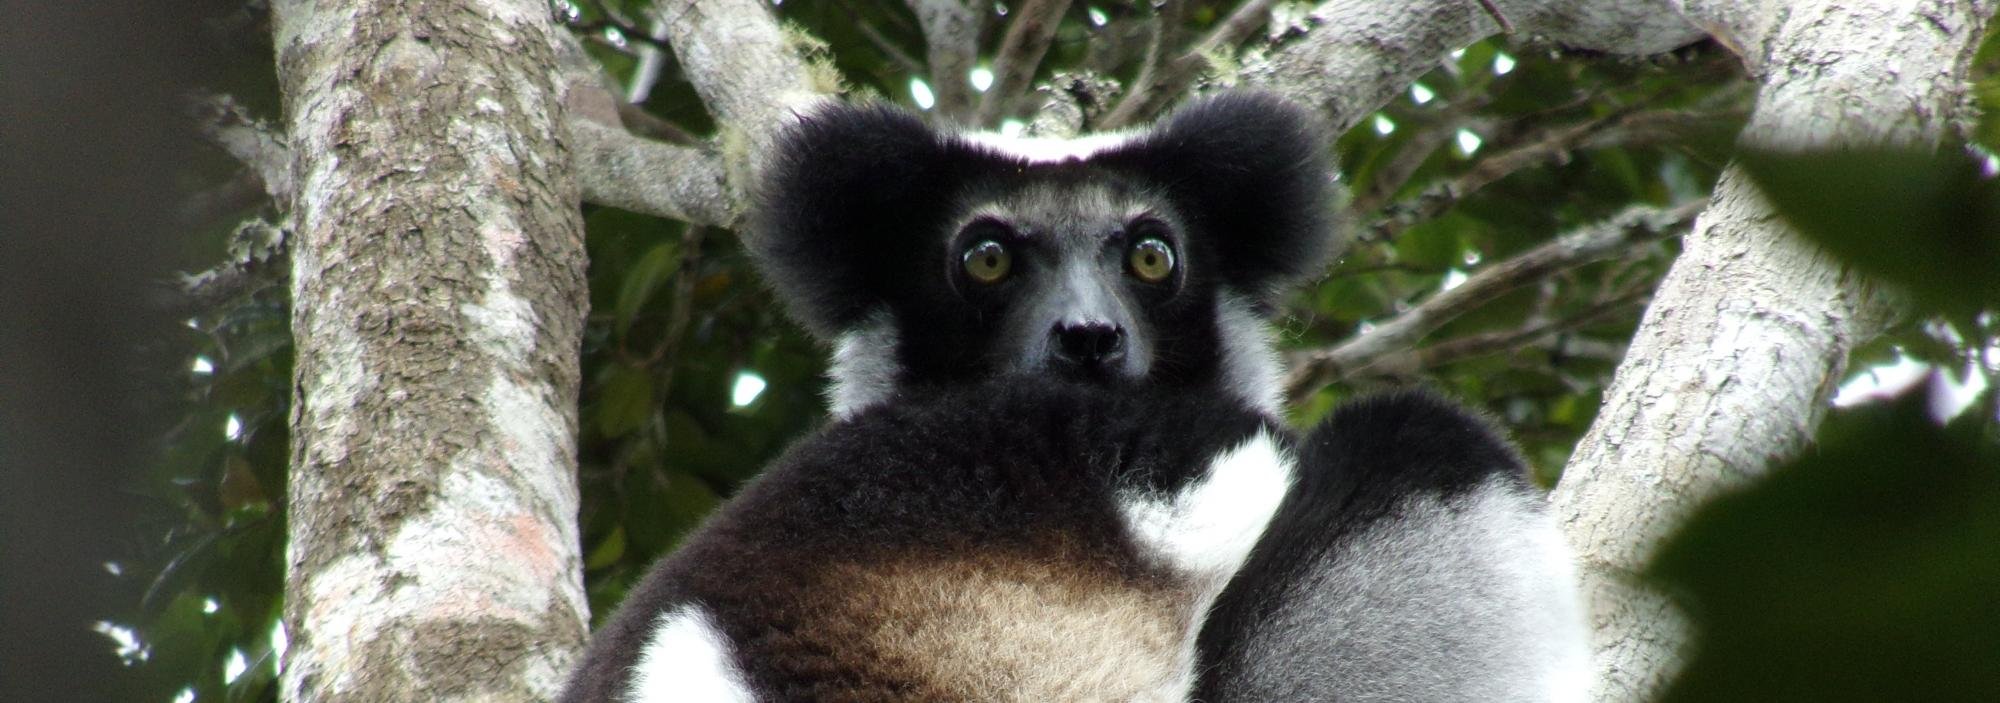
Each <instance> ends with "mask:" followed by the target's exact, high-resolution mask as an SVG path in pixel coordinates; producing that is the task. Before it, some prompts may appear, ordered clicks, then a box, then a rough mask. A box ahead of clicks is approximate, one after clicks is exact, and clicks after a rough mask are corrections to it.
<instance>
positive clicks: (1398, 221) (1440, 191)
mask: <svg viewBox="0 0 2000 703" xmlns="http://www.w3.org/2000/svg"><path fill="white" fill-rule="evenodd" d="M1726 117H1728V115H1726V114H1722V113H1708V112H1687V111H1682V110H1646V111H1636V110H1627V111H1623V112H1615V113H1612V114H1610V115H1606V116H1603V117H1599V118H1595V119H1590V120H1585V121H1582V122H1578V123H1575V124H1569V125H1563V126H1561V127H1555V128H1551V129H1546V130H1542V131H1539V132H1537V133H1536V134H1535V135H1534V136H1532V137H1530V138H1528V139H1525V140H1523V141H1522V142H1520V143H1518V144H1516V145H1514V146H1512V147H1509V148H1505V149H1500V150H1496V151H1493V152H1490V155H1489V156H1486V157H1484V158H1481V159H1480V160H1479V161H1478V162H1476V163H1474V164H1473V165H1472V167H1471V168H1469V169H1466V171H1465V172H1464V173H1461V174H1459V175H1458V176H1457V177H1454V178H1452V179H1450V180H1446V181H1444V182H1441V183H1437V184H1435V185H1432V186H1430V187H1427V188H1425V189H1424V190H1423V192H1421V193H1418V194H1417V195H1415V196H1412V197H1411V198H1409V199H1407V200H1404V201H1402V202H1400V203H1396V204H1394V205H1390V206H1388V207H1386V208H1384V212H1383V216H1382V217H1381V218H1380V219H1377V220H1376V221H1375V222H1374V223H1373V224H1372V225H1370V226H1369V227H1368V232H1367V239H1369V240H1370V241H1389V240H1391V239H1394V238H1395V237H1396V235H1397V234H1400V233H1401V232H1402V231H1403V230H1405V229H1408V228H1410V227H1411V226H1412V225H1415V224H1417V223H1419V222H1426V221H1429V220H1431V219H1433V218H1436V217H1437V216H1438V215H1441V214H1443V213H1444V212H1445V211H1446V210H1450V209H1451V208H1452V206H1454V205H1457V204H1458V202H1459V201H1461V200H1463V199H1465V198H1466V197H1467V196H1469V195H1471V194H1473V193H1476V192H1478V191H1479V190H1480V189H1481V188H1485V187H1486V186H1488V185H1491V184H1492V183H1494V182H1496V181H1499V180H1500V179H1503V178H1506V177H1508V176H1511V175H1513V174H1514V173H1516V172H1518V171H1520V170H1522V169H1525V168H1528V167H1529V166H1534V165H1536V164H1541V163H1545V162H1549V161H1556V162H1562V161H1566V160H1568V158H1569V156H1570V154H1571V153H1572V152H1575V151H1579V150H1584V149H1597V148H1603V147H1609V146H1627V147H1629V146H1638V145H1644V144H1650V143H1654V142H1658V141H1664V140H1667V139H1670V138H1673V137H1674V136H1677V135H1679V134H1681V133H1683V132H1685V131H1686V130H1687V129H1688V128H1690V127H1694V126H1698V125H1702V124H1713V123H1715V122H1717V121H1720V120H1722V119H1725V118H1726Z"/></svg>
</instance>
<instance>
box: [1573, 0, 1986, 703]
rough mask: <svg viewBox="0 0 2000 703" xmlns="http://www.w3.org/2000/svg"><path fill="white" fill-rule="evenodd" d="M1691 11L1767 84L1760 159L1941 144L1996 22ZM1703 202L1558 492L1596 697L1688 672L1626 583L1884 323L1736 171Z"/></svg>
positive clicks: (1982, 14) (1779, 447)
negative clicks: (1590, 640)
mask: <svg viewBox="0 0 2000 703" xmlns="http://www.w3.org/2000/svg"><path fill="white" fill-rule="evenodd" d="M1683 5H1684V7H1685V8H1686V10H1687V12H1688V13H1689V15H1688V16H1689V19H1691V20H1693V21H1694V23H1695V24H1697V25H1700V26H1703V27H1707V28H1710V29H1711V31H1714V32H1716V33H1717V35H1718V36H1719V37H1720V38H1722V39H1723V40H1724V42H1725V43H1727V44H1729V45H1730V46H1732V47H1734V48H1736V49H1737V50H1738V51H1739V52H1741V53H1742V54H1743V56H1744V59H1745V61H1746V62H1747V63H1748V64H1749V65H1750V67H1751V68H1752V70H1753V71H1754V72H1756V73H1757V74H1758V75H1760V76H1762V77H1763V83H1764V88H1763V92H1762V93H1761V94H1760V96H1759V98H1758V102H1757V107H1756V111H1755V113H1754V114H1753V115H1752V117H1751V120H1750V124H1749V125H1748V126H1747V127H1746V128H1745V129H1744V132H1743V136H1742V138H1741V139H1742V140H1743V141H1744V143H1746V144H1755V145H1759V146H1767V147H1768V146H1785V147H1806V146H1829V145H1840V144H1850V145H1860V144H1879V143H1905V144H1908V143H1935V142H1936V140H1937V139H1938V137H1939V136H1940V135H1941V134H1942V133H1943V132H1944V130H1945V129H1946V127H1947V125H1948V124H1949V122H1950V120H1951V118H1952V117H1953V116H1955V113H1956V112H1957V111H1958V109H1959V108H1960V106H1961V105H1962V104H1963V99H1964V97H1965V91H1966V89H1967V85H1966V79H1965V76H1966V71H1967V67H1968V64H1969V61H1970V59H1971V57H1972V53H1973V49H1974V47H1975V46H1976V45H1977V43H1978V39H1979V36H1980V32H1981V28H1982V26H1983V24H1984V21H1985V18H1986V17H1987V16H1988V15H1989V14H1990V13H1991V12H1992V5H1991V4H1989V3H1986V2H1971V1H1969V0H1958V1H1955V2H1923V3H1912V2H1908V0H1840V1H1835V2H1796V3H1785V5H1786V6H1787V7H1786V8H1785V10H1786V12H1783V13H1780V12H1777V11H1776V10H1777V6H1776V5H1774V4H1772V3H1765V6H1764V7H1762V8H1749V7H1745V6H1743V5H1742V4H1740V3H1704V2H1699V1H1698V0H1688V1H1687V2H1685V3H1683ZM1711 5H1712V6H1714V7H1709V6H1711ZM1773 18H1777V19H1775V20H1774V19H1773ZM1711 202H1712V203H1713V205H1712V206H1711V207H1710V208H1709V210H1708V211H1707V212H1705V213H1703V214H1702V216H1701V217H1700V218H1698V219H1697V220H1696V223H1695V227H1694V231H1693V232H1692V233H1690V234H1689V235H1688V236H1687V237H1686V240H1685V241H1686V250H1685V251H1684V252H1683V253H1682V254H1681V256H1680V258H1679V259H1678V260H1676V261H1675V262H1674V265H1673V268H1672V270H1671V271H1669V273H1668V274H1667V277H1666V279H1665V280H1664V281H1663V282H1662V283H1661V285H1660V288H1659V291H1658V293H1657V294H1656V295H1655V297H1654V300H1653V304H1652V306H1651V307H1650V308H1649V309H1648V310H1647V311H1646V315H1645V317H1644V319H1643V320H1642V321H1641V323H1640V327H1639V330H1638V333H1637V335H1636V336H1635V338H1634V340H1633V342H1632V346H1631V349H1630V351H1629V352H1627V354H1626V357H1625V360H1624V361H1623V362H1622V363H1621V364H1620V365H1619V367H1618V371H1617V375H1616V377H1615V378H1614V380H1613V381H1612V384H1611V387H1610V389H1609V390H1608V392H1607V393H1606V400H1605V402H1604V407H1603V409H1602V411H1601V412H1600V414H1599V416H1598V419H1597V422H1596V423H1595V424H1593V425H1592V426H1591V428H1590V431H1589V432H1588V433H1587V434H1586V435H1585V436H1584V438H1583V440H1582V441H1581V443H1580V444H1579V445H1578V447H1577V450H1576V453H1575V455H1574V456H1573V457H1572V458H1571V460H1570V463H1569V466H1568V468H1567V469H1566V470H1565V471H1564V474H1563V479H1562V483H1561V485H1560V486H1558V487H1557V489H1556V492H1555V494H1554V496H1553V500H1554V502H1555V508H1556V511H1557V514H1558V516H1559V517H1560V518H1561V519H1562V521H1563V529H1564V530H1565V532H1566V534H1567V535H1568V537H1569V539H1570V542H1571V543H1572V544H1573V545H1575V546H1576V547H1577V549H1578V551H1579V557H1580V560H1581V566H1582V567H1583V568H1582V572H1583V576H1584V579H1585V587H1586V591H1587V593H1588V595H1589V599H1590V607H1591V610H1592V617H1593V620H1594V625H1595V627H1596V630H1597V638H1598V641H1597V643H1596V646H1597V652H1596V655H1595V662H1594V664H1595V666H1596V668H1597V673H1598V675H1599V677H1600V684H1599V685H1600V687H1601V688H1600V691H1599V693H1598V700H1604V701H1639V700H1647V699H1650V698H1652V697H1654V696H1655V695H1656V694H1657V693H1658V692H1659V690H1660V688H1661V685H1662V684H1663V683H1664V682H1665V681H1667V680H1668V679H1669V678H1670V677H1671V676H1672V675H1673V673H1674V672H1675V671H1676V670H1677V669H1678V666H1679V664H1680V662H1681V660H1682V647H1684V646H1685V644H1686V642H1687V639H1688V633H1687V632H1686V626H1685V623H1684V621H1683V620H1682V618H1681V617H1680V616H1679V615H1678V614H1677V613H1676V612H1674V611H1673V609H1672V608H1671V607H1670V605H1669V604H1668V602H1667V601H1666V600H1665V599H1664V598H1662V597H1660V596H1659V594H1656V593H1651V592H1648V591H1645V590H1643V589H1641V588H1638V587H1636V586H1635V584H1634V582H1633V575H1634V574H1635V573H1636V572H1637V570H1638V569H1640V568H1642V567H1643V566H1644V565H1645V564H1646V562H1647V560H1648V558H1649V556H1650V552H1651V550H1652V549H1653V548H1654V547H1655V546H1656V545H1658V543H1659V542H1660V541H1661V540H1662V539H1663V538H1664V537H1665V536H1666V535H1668V534H1669V533H1671V532H1672V531H1673V529H1674V528H1675V527H1676V526H1677V525H1678V524H1679V522H1680V520H1681V518H1682V517H1684V516H1685V515H1686V514H1687V513H1688V511H1689V510H1690V509H1691V508H1692V507H1694V506H1696V505H1698V504H1699V503H1700V502H1702V501H1703V500H1704V499H1706V498H1708V497H1710V496H1713V495H1715V494H1716V493H1718V492H1720V491H1723V490H1726V489H1728V488H1730V487H1732V486H1736V485H1739V484H1741V483H1743V482H1744V481H1745V480H1747V479H1749V478H1752V477H1755V476H1757V475H1759V474H1760V473H1762V472H1763V471H1764V468H1765V466H1766V465H1768V464H1769V463H1770V462H1771V461H1772V460H1774V459H1779V458H1783V457H1788V456H1791V455H1793V454H1795V453H1797V452H1798V451H1799V450H1800V449H1801V448H1802V447H1803V446H1805V444H1806V443H1807V442H1808V441H1809V440H1810V439H1811V437H1812V434H1813V430H1814V428H1815V427H1816V426H1817V425H1818V423H1819V420H1820V419H1821V417H1822V416H1823V415H1824V411H1825V408H1826V407H1827V404H1828V398H1829V396H1830V395H1831V394H1832V392H1833V389H1834V388H1835V387H1836V386H1837V384H1838V383H1839V380H1840V378H1841V375H1842V372H1843V370H1844V369H1845V366H1846V361H1847V356H1848V353H1849V352H1850V351H1852V350H1853V349H1854V347H1855V345H1856V344H1858V343H1860V342H1862V341H1865V340H1866V339H1868V338H1869V337H1870V336H1872V335H1874V334H1875V333H1876V332H1877V331H1878V330H1879V326H1880V324H1881V323H1882V321H1883V318H1884V317H1885V316H1886V314H1887V312H1888V310H1886V307H1885V306H1884V305H1883V304H1882V303H1881V302H1880V299H1879V298H1877V297H1876V296H1874V295H1872V294H1871V292H1870V291H1869V289H1868V286H1867V285H1866V284H1865V282H1864V281H1861V280H1859V279H1858V277H1857V275H1856V274H1854V273H1853V272H1850V271H1848V270H1846V269H1844V268H1843V267H1842V266H1841V265H1840V264H1839V263H1838V262H1835V261H1833V260H1831V259H1829V258H1827V257H1826V256H1825V255H1824V254H1823V253H1822V252H1820V251H1819V250H1818V249H1817V248H1815V247H1813V246H1811V245H1810V244H1808V243H1807V242H1805V241H1804V240H1802V239H1801V238H1800V237H1799V236H1798V235H1797V234H1796V233H1794V232H1793V231H1791V230H1790V229H1789V228H1788V227H1787V226H1785V225H1784V224H1783V223H1782V222H1781V221H1780V220H1779V219H1778V218H1777V216H1776V214H1775V213H1774V212H1773V211H1772V210H1771V207H1770V206H1769V205H1768V204H1767V203H1766V202H1765V201H1764V200H1763V198H1762V196H1761V195H1760V194H1758V193H1757V191H1756V190H1755V188H1754V187H1753V186H1752V185H1751V184H1749V183H1748V182H1747V181H1746V180H1745V178H1744V176H1743V174H1742V172H1741V171H1740V170H1738V169H1736V168H1734V167H1731V168H1728V169H1726V170H1725V171H1724V172H1723V175H1722V179H1721V181H1720V183H1718V184H1717V185H1716V189H1715V195H1714V196H1713V198H1712V200H1711Z"/></svg>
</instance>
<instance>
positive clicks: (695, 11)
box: [653, 0, 822, 176]
mask: <svg viewBox="0 0 2000 703" xmlns="http://www.w3.org/2000/svg"><path fill="white" fill-rule="evenodd" d="M653 12H654V13H655V16H656V17H657V18H658V19H660V20H661V22H662V24H663V27H664V32H663V34H664V36H665V37H666V39H667V43H668V44H669V45H671V46H673V48H674V56H675V57H676V58H678V59H680V63H681V69H682V71H683V72H684V73H685V74H686V75H687V79H688V81H689V82H690V83H692V84H693V85H694V90H695V93H696V94H698V95H700V96H701V100H702V102H703V103H704V104H706V105H707V106H708V109H709V110H710V111H711V112H713V113H715V115H716V116H717V117H718V118H720V121H722V122H723V123H724V124H725V126H726V128H727V129H729V130H732V131H733V132H734V133H735V134H738V135H740V136H742V137H743V138H744V139H745V141H746V143H745V144H744V145H743V147H744V148H743V149H741V150H740V151H739V150H737V149H734V148H731V149H727V150H726V151H727V152H728V154H727V155H726V160H727V161H728V162H730V164H731V167H732V169H733V168H736V164H737V163H739V162H740V163H741V165H742V167H744V168H745V175H746V176H751V175H754V174H756V173H759V172H761V171H762V170H763V168H762V167H763V160H764V159H766V158H768V157H769V156H770V149H769V148H768V147H769V146H770V143H771V140H772V139H775V138H776V137H777V133H778V129H779V127H781V126H783V125H785V124H787V123H789V122H791V121H792V120H793V119H795V117H796V115H797V114H798V112H799V111H800V110H802V109H804V108H805V107H806V106H808V105H810V104H812V103H813V102H815V101H817V100H819V99H820V98H821V95H822V94H821V92H820V90H819V89H818V88H817V87H816V86H814V85H813V82H812V77H811V71H809V70H808V69H807V67H806V62H805V59H804V58H802V57H801V56H800V55H799V52H798V51H797V50H795V49H794V48H793V47H792V45H791V44H790V43H789V42H788V41H787V40H786V38H785V34H784V32H783V31H782V30H780V29H779V28H778V21H777V19H776V18H774V17H772V16H771V11H770V5H769V3H767V2H760V1H759V0H667V1H665V2H661V3H659V4H658V5H656V6H654V9H653Z"/></svg>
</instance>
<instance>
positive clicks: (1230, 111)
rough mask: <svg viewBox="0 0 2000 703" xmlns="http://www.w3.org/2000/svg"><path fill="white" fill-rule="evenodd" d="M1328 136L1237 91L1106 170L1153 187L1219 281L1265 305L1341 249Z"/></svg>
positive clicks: (1295, 109)
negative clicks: (1127, 172)
mask: <svg viewBox="0 0 2000 703" xmlns="http://www.w3.org/2000/svg"><path fill="white" fill-rule="evenodd" d="M1330 131H1331V130H1330V129H1328V128H1327V127H1326V125H1325V124H1324V123H1323V122H1321V121H1320V120H1319V118H1318V117H1317V116H1315V115H1313V114H1311V113H1309V112H1307V111H1306V110H1305V109H1303V108H1301V107H1299V106H1298V105H1295V104H1293V103H1292V102H1290V101H1288V100H1285V99H1283V98H1279V97H1277V96H1275V95H1271V94H1268V93H1257V92H1247V91H1235V92H1228V93H1223V94H1220V95H1216V96H1213V97H1208V98H1204V99H1201V100H1197V101H1195V102H1193V103H1190V104H1188V105H1187V106H1185V107H1182V108H1181V109H1179V110H1177V111H1175V112H1174V113H1173V114H1172V115H1171V116H1169V117H1167V118H1166V119H1165V120H1162V121H1161V122H1160V123H1159V124H1157V125H1155V126H1154V127H1153V129H1152V130H1151V131H1150V132H1148V133H1146V134H1145V135H1144V136H1142V137H1140V138H1139V140H1138V141H1137V142H1136V143H1135V144H1134V145H1133V146H1132V147H1131V148H1128V149H1120V150H1118V153H1115V154H1107V155H1106V157H1105V161H1106V162H1110V163H1119V162H1122V163H1123V164H1126V165H1128V166H1127V167H1129V168H1133V169H1135V170H1137V171H1138V172H1140V173H1143V174H1147V175H1150V176H1152V177H1154V178H1156V179H1158V180H1160V181H1161V182H1162V183H1163V184H1164V185H1165V186H1166V187H1167V189H1168V191H1169V194H1170V197H1171V198H1172V199H1173V202H1174V203H1175V205H1176V206H1177V207H1179V208H1182V209H1183V212H1182V215H1183V216H1186V217H1188V218H1189V219H1190V220H1191V221H1192V226H1193V227H1194V228H1196V229H1197V230H1198V231H1199V232H1200V234H1199V235H1198V236H1203V237H1207V238H1208V240H1209V241H1210V242H1212V243H1213V246H1214V247H1215V249H1216V251H1217V252H1218V254H1219V255H1220V257H1221V259H1222V261H1221V262H1220V266H1219V267H1218V269H1219V271H1220V273H1221V276H1222V280H1223V281H1224V282H1225V283H1227V284H1229V285H1230V286H1231V287H1234V288H1236V289H1237V290H1239V291H1242V292H1244V293H1247V294H1250V295H1253V296H1256V297H1257V299H1258V300H1259V301H1260V302H1271V301H1272V300H1273V299H1274V298H1275V297H1277V296H1278V295H1279V294H1281V293H1283V292H1284V291H1285V290H1286V289H1287V288H1288V287H1289V286H1291V285H1292V284H1294V283H1297V282H1299V281H1301V280H1302V279H1306V278H1310V277H1314V276H1317V275H1319V274H1320V273H1321V272H1322V271H1324V270H1325V267H1326V265H1327V263H1328V260H1329V259H1330V258H1331V257H1332V256H1333V255H1334V254H1335V253H1336V252H1337V251H1338V250H1339V249H1340V248H1341V247H1344V246H1345V245H1346V241H1345V234H1344V233H1343V232H1341V231H1340V229H1339V227H1338V224H1339V222H1338V219H1337V217H1336V214H1335V213H1336V210H1337V208H1338V207H1339V206H1340V202H1341V196H1340V192H1341V191H1340V188H1339V186H1338V185H1337V184H1336V183H1335V182H1334V180H1333V178H1334V171H1333V167H1332V160H1331V158H1330V157H1329V155H1328V136H1329V132H1330Z"/></svg>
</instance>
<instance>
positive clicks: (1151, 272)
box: [1125, 238, 1174, 283]
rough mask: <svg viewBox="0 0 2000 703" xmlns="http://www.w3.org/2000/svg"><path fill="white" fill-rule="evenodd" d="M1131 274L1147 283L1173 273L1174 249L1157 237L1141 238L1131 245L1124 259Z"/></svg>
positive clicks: (1163, 278)
mask: <svg viewBox="0 0 2000 703" xmlns="http://www.w3.org/2000/svg"><path fill="white" fill-rule="evenodd" d="M1125 263H1126V265H1127V266H1130V267H1131V269H1132V275H1134V276H1138V277H1139V280H1141V281H1145V282H1147V283H1159V282H1161V281H1165V280H1167V277H1168V276H1171V275H1173V273H1174V250H1173V249H1172V248H1171V247H1168V246H1167V243H1166V242H1164V241H1161V240H1158V239H1151V238H1148V239H1141V240H1139V243H1138V244H1134V245H1132V254H1131V255H1130V256H1129V257H1128V258H1127V259H1126V262H1125Z"/></svg>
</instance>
